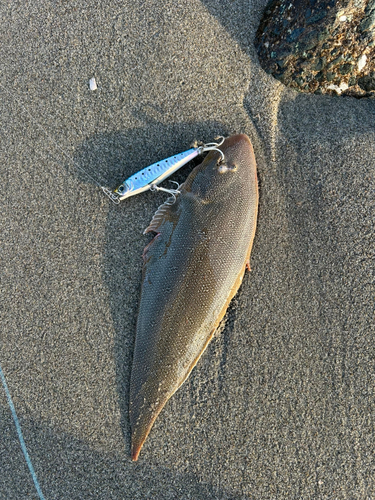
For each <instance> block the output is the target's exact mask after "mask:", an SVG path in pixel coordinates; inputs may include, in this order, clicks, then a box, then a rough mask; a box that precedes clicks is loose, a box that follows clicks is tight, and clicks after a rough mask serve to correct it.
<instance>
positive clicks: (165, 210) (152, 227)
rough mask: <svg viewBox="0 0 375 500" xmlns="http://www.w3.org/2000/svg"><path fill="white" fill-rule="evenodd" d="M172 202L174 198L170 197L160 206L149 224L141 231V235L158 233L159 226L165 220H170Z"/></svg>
mask: <svg viewBox="0 0 375 500" xmlns="http://www.w3.org/2000/svg"><path fill="white" fill-rule="evenodd" d="M174 201H175V198H174V197H173V196H170V197H169V198H168V199H167V201H166V202H165V203H163V204H162V205H160V207H159V208H158V209H157V210H156V212H155V213H154V216H153V218H152V219H151V222H150V224H149V225H148V226H147V227H146V229H145V230H144V231H143V234H147V233H151V232H154V233H159V228H160V226H161V225H162V224H163V222H164V221H165V220H166V219H168V218H170V216H171V214H172V211H173V204H174Z"/></svg>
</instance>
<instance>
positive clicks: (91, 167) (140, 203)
mask: <svg viewBox="0 0 375 500" xmlns="http://www.w3.org/2000/svg"><path fill="white" fill-rule="evenodd" d="M228 134H229V132H228V130H227V129H226V128H225V126H224V125H222V124H220V123H217V122H201V123H193V124H192V123H179V124H173V125H168V126H166V125H163V124H161V123H159V122H156V121H155V122H152V123H148V124H147V127H145V128H137V129H130V130H126V131H123V132H117V133H112V134H101V135H96V136H94V137H91V138H90V139H88V140H87V141H85V142H84V143H83V144H82V146H81V148H80V149H79V150H78V151H77V153H76V155H75V161H76V164H77V165H79V166H80V167H81V168H82V169H84V170H86V171H89V172H98V173H99V175H101V176H102V178H104V179H106V180H107V182H108V184H109V185H110V186H111V187H112V188H114V187H116V186H117V185H118V184H120V182H122V181H123V180H124V179H125V178H126V177H128V176H129V175H131V174H132V173H134V172H136V171H138V170H140V169H142V168H143V167H145V166H147V165H149V164H151V163H153V162H155V161H156V160H158V159H163V158H166V157H168V156H171V155H172V154H174V153H176V152H182V151H184V150H186V149H188V148H189V147H190V146H191V144H192V142H193V141H194V140H196V139H197V140H203V141H206V142H210V141H212V140H213V139H214V137H217V136H218V135H228ZM200 161H201V159H200V158H198V159H196V160H195V161H194V162H191V163H189V164H188V165H186V166H185V167H184V168H182V169H181V170H180V171H178V172H176V173H175V174H174V175H173V176H172V178H173V180H176V181H177V182H179V183H180V182H183V181H184V180H185V179H186V177H187V175H188V173H189V172H190V171H191V170H192V168H193V167H194V166H195V165H197V164H198V163H200ZM79 176H80V177H82V179H81V180H82V181H83V180H84V181H87V179H86V178H84V177H83V174H82V176H81V174H79ZM165 183H166V184H165V185H168V180H167V181H165ZM165 198H166V195H165V194H162V193H157V194H155V193H151V192H147V193H144V194H141V195H139V196H134V197H131V198H129V199H127V200H124V201H123V202H121V204H120V205H114V204H112V203H110V202H109V204H110V205H109V206H110V208H109V212H108V220H107V227H106V242H105V250H104V255H103V264H104V265H103V279H104V282H105V284H106V286H107V289H108V291H109V297H110V298H109V300H110V309H111V314H112V319H113V324H114V329H115V335H116V337H115V343H114V356H115V359H116V383H117V393H118V401H119V406H120V412H121V429H122V432H123V436H124V441H125V443H126V449H127V450H129V449H130V426H129V418H128V409H129V408H128V400H129V383H130V373H131V365H132V357H133V348H134V340H135V330H136V319H137V311H138V303H139V298H140V292H141V280H142V252H143V248H144V247H145V246H146V244H147V243H148V241H149V239H150V238H147V237H146V236H144V235H143V230H144V229H145V228H146V227H147V225H148V223H149V222H150V220H151V218H152V216H153V214H154V212H155V211H156V209H157V207H158V206H159V205H160V204H161V203H163V202H164V201H165Z"/></svg>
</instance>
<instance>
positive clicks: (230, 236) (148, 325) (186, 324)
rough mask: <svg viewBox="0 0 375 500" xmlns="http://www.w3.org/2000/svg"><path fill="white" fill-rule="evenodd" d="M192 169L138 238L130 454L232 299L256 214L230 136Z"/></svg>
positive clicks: (236, 142)
mask: <svg viewBox="0 0 375 500" xmlns="http://www.w3.org/2000/svg"><path fill="white" fill-rule="evenodd" d="M220 149H221V150H222V151H223V153H224V155H225V161H224V163H220V162H219V159H220V155H219V153H218V152H214V151H213V152H210V153H209V154H208V155H207V157H206V158H205V160H204V161H203V162H202V163H201V164H200V165H198V166H197V167H195V169H194V170H193V171H192V172H191V174H190V175H189V177H188V178H187V179H186V181H185V183H184V184H183V185H182V186H181V187H180V192H181V194H179V195H178V197H177V201H176V202H175V203H174V204H172V205H168V204H164V205H162V206H161V207H160V208H159V209H158V211H157V212H156V214H155V216H154V218H153V220H152V221H151V224H150V226H149V227H148V228H147V229H146V231H145V232H151V231H152V232H155V233H156V236H155V237H154V239H153V240H152V241H151V243H150V244H149V245H148V246H147V247H146V248H145V252H144V267H143V285H142V294H141V301H140V307H139V314H138V320H137V333H136V341H135V350H134V358H133V367H132V374H131V383H130V403H129V414H130V424H131V429H132V438H131V439H132V443H131V455H132V459H133V460H137V459H138V455H139V452H140V450H141V448H142V446H143V443H144V441H145V439H146V437H147V436H148V433H149V432H150V429H151V427H152V425H153V423H154V421H155V419H156V417H157V416H158V414H159V413H160V411H161V410H162V408H163V407H164V405H165V404H166V402H167V401H168V399H169V398H170V397H171V396H172V395H173V393H174V392H175V391H176V390H177V389H178V388H179V387H180V386H181V384H182V383H183V382H184V381H185V380H186V378H187V377H188V376H189V374H190V372H191V370H192V369H193V368H194V366H195V364H196V363H197V361H198V359H199V358H200V356H201V354H202V353H203V351H204V350H205V348H206V347H207V344H208V343H209V341H210V339H211V338H212V336H213V334H214V332H215V330H216V328H217V327H218V325H219V323H220V321H221V320H222V318H223V317H224V315H225V312H226V310H227V307H228V305H229V303H230V301H231V299H232V298H233V296H234V295H235V294H236V292H237V290H238V288H239V286H240V284H241V281H242V278H243V275H244V272H245V269H246V267H248V268H250V265H249V259H250V252H251V247H252V244H253V239H254V235H255V228H256V219H257V210H258V182H257V174H256V163H255V157H254V152H253V148H252V145H251V143H250V140H249V138H248V137H247V136H246V135H243V134H242V135H236V136H231V137H229V138H227V139H226V140H225V142H224V143H223V144H222V146H221V147H220Z"/></svg>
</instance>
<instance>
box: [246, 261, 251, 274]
mask: <svg viewBox="0 0 375 500" xmlns="http://www.w3.org/2000/svg"><path fill="white" fill-rule="evenodd" d="M246 269H247V270H248V271H251V267H250V260H248V261H247V262H246Z"/></svg>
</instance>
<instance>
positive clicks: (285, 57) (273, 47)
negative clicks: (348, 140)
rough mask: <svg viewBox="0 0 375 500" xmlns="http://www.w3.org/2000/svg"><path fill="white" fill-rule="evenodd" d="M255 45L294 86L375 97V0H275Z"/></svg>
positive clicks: (271, 69)
mask: <svg viewBox="0 0 375 500" xmlns="http://www.w3.org/2000/svg"><path fill="white" fill-rule="evenodd" d="M255 46H256V48H257V51H258V55H259V60H260V63H261V65H262V67H263V68H264V69H265V70H266V71H267V72H268V73H271V74H273V75H274V76H275V78H277V79H278V80H279V81H281V82H282V83H284V84H285V85H288V86H290V87H292V88H295V89H296V90H299V91H302V92H312V93H323V94H324V93H330V94H332V93H338V94H341V93H344V94H348V95H352V96H355V97H363V96H372V95H374V96H375V88H374V84H373V79H374V77H373V76H370V75H375V0H367V1H366V0H271V2H270V3H269V4H268V6H267V8H266V10H265V13H264V16H263V18H262V21H261V23H260V26H259V28H258V31H257V34H256V38H255ZM373 72H374V73H373ZM318 89H320V91H321V92H317V91H318Z"/></svg>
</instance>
